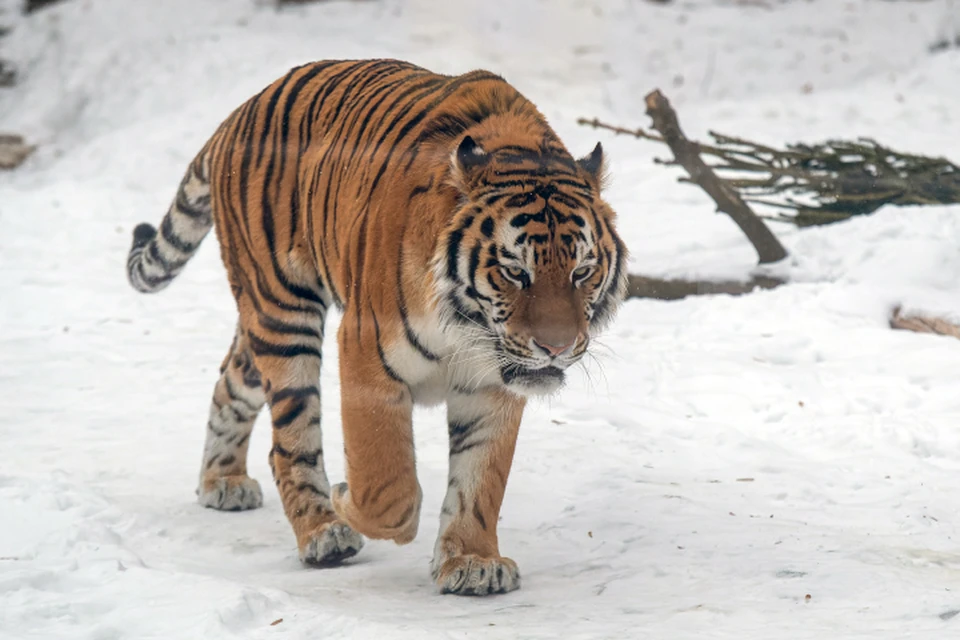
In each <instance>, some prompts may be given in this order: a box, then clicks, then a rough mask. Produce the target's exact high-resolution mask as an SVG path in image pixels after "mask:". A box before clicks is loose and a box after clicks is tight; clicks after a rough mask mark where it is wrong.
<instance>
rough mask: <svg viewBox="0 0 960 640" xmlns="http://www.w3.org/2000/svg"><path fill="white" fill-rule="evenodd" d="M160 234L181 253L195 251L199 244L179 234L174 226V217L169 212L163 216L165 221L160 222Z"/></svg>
mask: <svg viewBox="0 0 960 640" xmlns="http://www.w3.org/2000/svg"><path fill="white" fill-rule="evenodd" d="M160 235H161V236H162V237H163V239H164V240H166V241H167V244H169V245H170V246H171V247H173V248H174V249H176V250H177V251H179V252H180V253H188V254H189V253H193V252H194V251H196V250H197V247H198V246H199V245H196V244H192V243H190V242H187V241H186V240H184V239H183V238H181V237H180V236H178V235H177V232H176V231H175V230H174V228H173V217H172V216H171V215H170V214H169V213H168V214H167V215H165V216H163V222H162V223H160Z"/></svg>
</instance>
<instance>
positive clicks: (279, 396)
mask: <svg viewBox="0 0 960 640" xmlns="http://www.w3.org/2000/svg"><path fill="white" fill-rule="evenodd" d="M248 304H249V305H251V306H252V300H251V299H250V298H246V297H243V298H241V301H240V305H241V316H242V317H244V318H246V319H248V321H249V325H250V326H249V327H248V329H247V338H248V340H249V341H250V345H251V351H252V353H253V356H254V362H255V363H256V366H257V369H258V370H259V371H260V374H261V377H262V380H263V389H264V390H265V392H266V401H267V404H268V405H269V407H270V414H271V420H272V423H273V447H272V448H271V449H270V454H269V462H270V469H271V471H272V472H273V478H274V482H275V484H276V485H277V490H278V491H279V493H280V500H281V502H282V503H283V510H284V512H285V513H286V516H287V519H288V520H289V521H290V525H291V527H292V528H293V533H294V535H295V536H296V540H297V548H298V550H299V555H300V560H301V561H302V562H303V563H304V564H307V565H312V566H321V567H322V566H330V565H335V564H338V563H340V562H341V561H343V560H345V559H347V558H349V557H351V556H353V555H356V553H357V552H358V551H360V549H361V548H362V547H363V542H364V541H363V537H362V536H361V535H360V534H359V533H357V532H356V531H354V530H353V529H352V528H351V527H350V526H349V525H347V524H346V523H345V522H344V521H343V520H342V519H340V518H338V517H337V515H336V514H335V513H334V511H333V506H332V504H331V502H330V482H329V481H328V479H327V473H326V470H325V468H324V460H323V434H322V431H321V428H320V365H321V349H322V342H323V319H324V309H323V308H322V307H320V306H319V305H317V306H316V307H315V308H311V307H309V306H306V303H304V304H305V306H304V307H303V308H302V309H300V310H292V309H289V308H287V309H284V310H281V309H277V308H273V307H272V303H271V301H270V300H266V299H263V300H259V301H258V305H259V308H260V309H270V311H271V312H272V313H273V314H274V315H272V316H267V315H266V313H256V312H253V313H251V308H250V307H248V306H247V305H248ZM288 306H289V305H288ZM256 309H257V307H253V311H256ZM280 327H282V328H284V329H285V331H278V330H277V329H278V328H280Z"/></svg>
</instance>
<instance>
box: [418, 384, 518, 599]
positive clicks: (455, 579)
mask: <svg viewBox="0 0 960 640" xmlns="http://www.w3.org/2000/svg"><path fill="white" fill-rule="evenodd" d="M524 404H525V401H524V399H523V398H520V397H518V396H515V395H513V394H511V393H509V392H507V391H505V390H501V391H478V392H475V393H472V394H461V393H458V392H451V394H450V396H449V397H448V399H447V419H448V423H449V432H450V471H449V481H448V484H447V494H446V497H445V498H444V500H443V509H442V510H441V512H440V535H439V537H438V538H437V542H436V546H435V547H434V552H433V561H432V563H431V568H432V573H433V579H434V580H435V581H436V583H437V586H438V587H439V588H440V591H441V592H442V593H454V594H459V595H487V594H493V593H506V592H508V591H513V590H514V589H517V588H519V587H520V572H519V571H518V569H517V564H516V563H515V562H514V561H513V560H511V559H510V558H505V557H503V556H501V555H500V548H499V544H498V540H497V522H498V520H499V518H500V505H501V503H502V502H503V494H504V491H505V490H506V486H507V477H508V475H509V474H510V465H511V463H512V462H513V451H514V448H515V446H516V442H517V433H518V431H519V427H520V418H521V416H522V415H523V407H524Z"/></svg>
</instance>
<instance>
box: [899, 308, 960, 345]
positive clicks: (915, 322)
mask: <svg viewBox="0 0 960 640" xmlns="http://www.w3.org/2000/svg"><path fill="white" fill-rule="evenodd" d="M890 327H891V328H892V329H903V330H905V331H915V332H917V333H935V334H937V335H941V336H952V337H954V338H960V326H958V325H956V324H954V323H952V322H949V321H947V320H944V319H943V318H936V317H933V316H924V315H903V312H902V309H901V308H900V307H897V308H895V309H894V310H893V313H892V314H891V315H890Z"/></svg>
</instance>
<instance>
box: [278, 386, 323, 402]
mask: <svg viewBox="0 0 960 640" xmlns="http://www.w3.org/2000/svg"><path fill="white" fill-rule="evenodd" d="M312 397H318V398H319V397H320V389H319V387H316V386H312V387H287V388H285V389H280V390H279V391H277V392H276V393H274V394H273V397H272V398H270V403H271V404H276V403H278V402H281V401H283V400H286V399H288V398H295V399H297V400H306V399H308V398H312Z"/></svg>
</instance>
